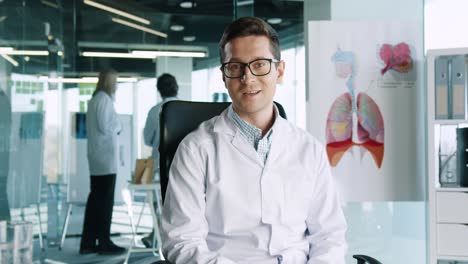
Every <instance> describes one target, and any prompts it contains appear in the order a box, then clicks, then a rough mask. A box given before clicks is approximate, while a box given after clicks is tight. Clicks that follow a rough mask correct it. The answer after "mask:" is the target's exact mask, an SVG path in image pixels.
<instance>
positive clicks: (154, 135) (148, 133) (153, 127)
mask: <svg viewBox="0 0 468 264" xmlns="http://www.w3.org/2000/svg"><path fill="white" fill-rule="evenodd" d="M173 100H177V97H167V98H164V99H163V101H162V102H160V103H159V104H156V105H155V106H153V107H152V108H151V109H150V110H149V112H148V116H147V117H146V122H145V128H144V129H143V139H144V141H145V145H147V146H151V147H152V148H153V151H152V154H153V158H154V170H155V172H156V171H157V168H159V137H160V133H159V115H160V113H161V109H162V105H163V104H164V103H166V102H168V101H173Z"/></svg>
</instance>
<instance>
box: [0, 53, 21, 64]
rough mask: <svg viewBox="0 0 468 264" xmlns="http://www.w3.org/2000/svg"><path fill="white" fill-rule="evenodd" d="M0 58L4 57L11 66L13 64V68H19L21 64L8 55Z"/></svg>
mask: <svg viewBox="0 0 468 264" xmlns="http://www.w3.org/2000/svg"><path fill="white" fill-rule="evenodd" d="M0 56H2V57H3V58H4V59H5V60H7V61H8V62H10V63H11V64H13V66H15V67H18V65H19V63H18V62H17V61H16V60H15V59H13V58H12V57H10V56H8V55H6V54H1V55H0Z"/></svg>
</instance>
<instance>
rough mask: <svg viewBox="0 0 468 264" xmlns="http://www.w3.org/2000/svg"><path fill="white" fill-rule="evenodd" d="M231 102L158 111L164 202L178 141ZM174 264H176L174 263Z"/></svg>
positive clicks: (179, 104) (372, 262) (361, 258)
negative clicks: (159, 114)
mask: <svg viewBox="0 0 468 264" xmlns="http://www.w3.org/2000/svg"><path fill="white" fill-rule="evenodd" d="M230 104H231V103H209V102H189V101H169V102H167V103H165V104H164V105H163V107H162V110H161V117H160V130H161V133H160V136H161V137H160V143H159V153H160V157H159V177H160V184H161V195H162V201H163V203H164V198H165V196H166V188H167V184H168V181H169V168H170V167H171V164H172V159H173V158H174V155H175V152H176V150H177V147H178V146H179V143H180V142H181V141H182V139H183V138H184V137H185V136H186V135H187V134H189V133H190V132H192V131H193V130H195V129H196V128H197V127H198V126H199V125H200V123H202V122H203V121H206V120H209V119H211V118H212V117H215V116H217V115H219V114H221V112H223V111H224V110H225V109H226V108H227V107H228V106H229V105H230ZM275 104H276V107H277V108H278V112H279V115H280V116H281V117H283V118H286V112H285V111H284V108H283V106H281V104H279V103H277V102H275ZM353 257H354V258H355V259H357V260H358V264H365V263H369V264H382V263H380V262H379V261H377V260H376V259H373V258H371V257H369V256H365V255H354V256H353ZM166 263H170V262H167V261H158V262H155V264H166ZM177 264H178V263H177Z"/></svg>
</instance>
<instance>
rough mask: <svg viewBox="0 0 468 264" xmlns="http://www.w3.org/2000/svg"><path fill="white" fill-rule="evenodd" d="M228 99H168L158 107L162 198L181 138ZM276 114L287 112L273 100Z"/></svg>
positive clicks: (221, 109)
mask: <svg viewBox="0 0 468 264" xmlns="http://www.w3.org/2000/svg"><path fill="white" fill-rule="evenodd" d="M230 104H231V103H229V102H224V103H210V102H190V101H178V100H176V101H169V102H167V103H165V104H164V105H163V107H162V110H161V117H160V124H159V125H160V130H161V133H160V143H159V153H160V159H159V178H160V181H161V195H162V200H163V202H164V198H165V196H166V188H167V183H168V179H169V168H170V167H171V164H172V159H173V158H174V155H175V152H176V150H177V147H178V146H179V143H180V142H181V141H182V139H183V138H184V137H185V136H186V135H187V134H188V133H190V132H192V131H193V130H195V129H196V128H197V127H198V126H199V125H200V123H202V122H203V121H206V120H209V119H211V118H212V117H215V116H217V115H219V114H221V112H223V111H224V110H225V109H226V108H227V107H228V106H229V105H230ZM275 104H276V107H277V108H278V112H279V115H280V116H282V117H283V118H286V112H285V111H284V108H283V106H282V105H280V104H279V103H276V102H275Z"/></svg>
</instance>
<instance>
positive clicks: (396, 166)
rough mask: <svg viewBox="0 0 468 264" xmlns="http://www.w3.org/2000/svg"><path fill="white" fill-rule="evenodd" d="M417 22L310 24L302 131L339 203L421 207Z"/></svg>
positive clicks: (422, 189)
mask: <svg viewBox="0 0 468 264" xmlns="http://www.w3.org/2000/svg"><path fill="white" fill-rule="evenodd" d="M420 29H421V24H420V23H417V22H413V23H411V22H406V23H403V22H375V21H374V22H369V23H367V22H344V21H343V22H337V21H319V22H316V21H311V22H309V27H308V33H309V36H308V37H309V39H308V45H309V46H308V54H309V57H308V61H307V62H308V64H309V72H308V78H309V88H308V89H309V90H308V102H307V121H308V122H307V123H308V124H307V126H308V130H309V132H311V133H312V134H313V135H314V136H315V137H316V138H318V139H319V140H320V141H321V142H322V143H323V145H324V146H325V149H326V152H327V158H328V161H329V163H330V165H331V168H332V174H333V176H334V178H335V180H336V182H337V185H338V187H339V191H340V194H341V196H342V199H343V200H344V201H347V202H349V201H402V200H403V201H414V200H422V199H423V192H424V181H423V180H422V179H423V178H422V177H421V176H422V173H421V169H420V168H422V167H421V165H420V164H424V162H423V161H424V158H423V157H424V156H423V155H424V154H423V152H421V151H420V150H418V148H423V146H420V142H424V141H422V140H421V139H422V137H423V132H424V130H423V123H422V122H421V119H422V116H423V114H422V113H423V112H422V105H423V104H422V103H421V102H422V100H423V98H422V96H421V95H422V79H421V78H422V70H423V62H422V52H423V50H422V33H421V31H420Z"/></svg>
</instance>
